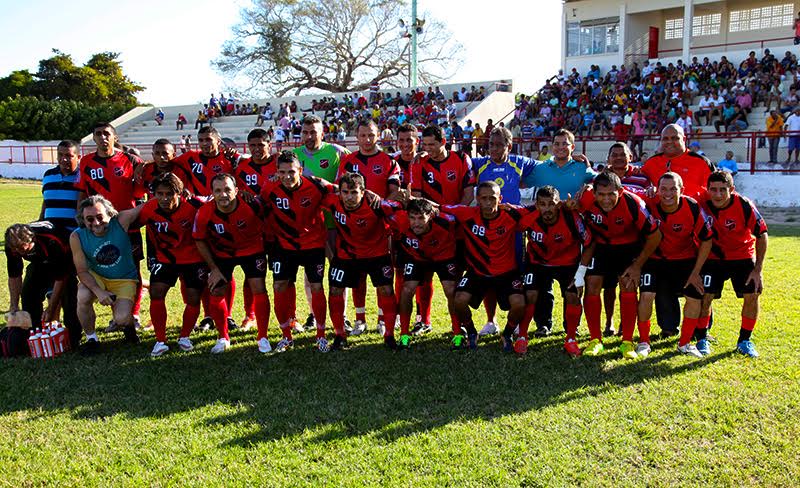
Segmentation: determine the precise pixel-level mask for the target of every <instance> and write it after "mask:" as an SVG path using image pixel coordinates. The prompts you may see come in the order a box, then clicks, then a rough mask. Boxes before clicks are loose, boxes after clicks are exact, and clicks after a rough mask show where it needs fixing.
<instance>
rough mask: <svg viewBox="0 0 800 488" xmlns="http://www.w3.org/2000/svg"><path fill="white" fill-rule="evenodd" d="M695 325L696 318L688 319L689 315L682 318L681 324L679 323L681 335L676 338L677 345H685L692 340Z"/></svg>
mask: <svg viewBox="0 0 800 488" xmlns="http://www.w3.org/2000/svg"><path fill="white" fill-rule="evenodd" d="M695 327H697V319H690V318H689V317H684V318H683V324H681V337H680V339H678V347H680V346H685V345H686V344H688V343H689V341H691V340H692V336H694V329H695Z"/></svg>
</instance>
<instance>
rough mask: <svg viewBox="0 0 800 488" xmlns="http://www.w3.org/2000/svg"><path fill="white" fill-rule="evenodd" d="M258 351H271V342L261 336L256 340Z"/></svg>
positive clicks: (265, 352) (264, 352)
mask: <svg viewBox="0 0 800 488" xmlns="http://www.w3.org/2000/svg"><path fill="white" fill-rule="evenodd" d="M258 352H260V353H263V354H267V353H270V352H272V344H270V343H269V339H267V338H266V337H262V338H261V339H259V340H258Z"/></svg>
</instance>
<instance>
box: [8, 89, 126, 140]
mask: <svg viewBox="0 0 800 488" xmlns="http://www.w3.org/2000/svg"><path fill="white" fill-rule="evenodd" d="M131 108H132V105H130V104H125V103H119V102H117V103H109V102H103V103H95V104H90V103H87V102H81V101H74V100H53V101H49V100H42V99H40V98H37V97H34V96H25V97H22V96H17V97H14V98H8V99H6V100H5V101H2V102H0V139H17V140H23V141H28V140H51V139H65V138H68V139H76V140H79V139H81V138H82V137H83V136H85V135H86V134H88V133H89V132H91V130H92V126H93V125H94V124H96V123H97V122H100V121H109V120H113V119H115V118H117V117H119V116H120V115H122V114H123V113H125V112H127V111H128V110H130V109H131Z"/></svg>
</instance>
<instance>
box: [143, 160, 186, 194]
mask: <svg viewBox="0 0 800 488" xmlns="http://www.w3.org/2000/svg"><path fill="white" fill-rule="evenodd" d="M164 173H172V174H174V175H175V176H177V177H178V179H179V180H181V183H183V187H184V188H188V187H189V183H190V182H191V177H190V176H189V173H187V172H186V170H185V169H183V167H182V166H178V165H176V164H173V165H172V168H170V169H169V170H168V171H162V170H160V169H158V165H157V164H155V163H154V164H145V165H144V169H143V170H142V184H143V185H144V187H145V189H146V190H147V193H148V194H149V195H150V198H153V197H154V196H155V191H156V189H155V188H153V181H154V180H155V179H156V178H157V177H158V176H161V175H162V174H164Z"/></svg>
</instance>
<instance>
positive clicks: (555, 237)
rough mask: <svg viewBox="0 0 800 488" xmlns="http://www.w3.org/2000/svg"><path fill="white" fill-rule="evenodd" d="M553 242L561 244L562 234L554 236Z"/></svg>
mask: <svg viewBox="0 0 800 488" xmlns="http://www.w3.org/2000/svg"><path fill="white" fill-rule="evenodd" d="M553 240H554V241H556V242H561V241H563V240H564V236H563V235H562V234H556V235H554V236H553Z"/></svg>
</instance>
